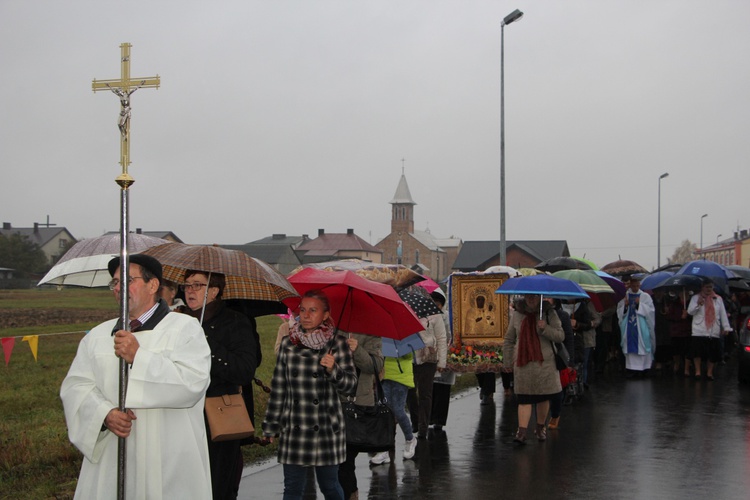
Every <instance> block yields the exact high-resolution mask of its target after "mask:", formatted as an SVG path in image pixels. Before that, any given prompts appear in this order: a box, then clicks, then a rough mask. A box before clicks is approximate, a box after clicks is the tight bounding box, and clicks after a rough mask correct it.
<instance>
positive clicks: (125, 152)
mask: <svg viewBox="0 0 750 500" xmlns="http://www.w3.org/2000/svg"><path fill="white" fill-rule="evenodd" d="M130 47H132V45H130V44H129V43H122V44H120V54H121V56H120V79H119V80H96V79H94V81H93V82H92V83H91V89H92V90H93V91H94V92H97V91H99V90H109V91H112V93H114V94H115V95H117V97H119V98H120V117H119V119H118V121H117V126H118V128H119V129H120V165H121V166H122V174H121V175H120V176H119V177H117V179H116V180H117V183H118V184H121V183H123V184H124V186H123V187H125V188H127V187H128V186H130V185H131V184H132V183H133V182H134V180H133V178H132V177H131V176H130V175H129V174H128V165H130V96H131V95H132V94H133V92H135V91H136V90H138V89H140V88H157V89H158V88H159V83H160V81H159V75H156V76H150V77H147V78H130Z"/></svg>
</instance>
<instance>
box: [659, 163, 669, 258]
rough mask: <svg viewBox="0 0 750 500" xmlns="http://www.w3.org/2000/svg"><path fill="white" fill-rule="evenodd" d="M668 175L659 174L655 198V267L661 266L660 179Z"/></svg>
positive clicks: (665, 173)
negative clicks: (656, 206)
mask: <svg viewBox="0 0 750 500" xmlns="http://www.w3.org/2000/svg"><path fill="white" fill-rule="evenodd" d="M668 176H669V172H664V173H663V174H661V175H660V176H659V196H658V198H657V200H658V201H657V205H658V208H657V210H656V211H657V219H658V220H657V222H656V267H661V180H662V179H663V178H665V177H668Z"/></svg>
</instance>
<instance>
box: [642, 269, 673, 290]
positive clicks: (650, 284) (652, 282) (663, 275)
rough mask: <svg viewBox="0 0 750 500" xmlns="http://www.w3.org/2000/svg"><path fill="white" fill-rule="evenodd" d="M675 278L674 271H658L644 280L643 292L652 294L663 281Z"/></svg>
mask: <svg viewBox="0 0 750 500" xmlns="http://www.w3.org/2000/svg"><path fill="white" fill-rule="evenodd" d="M672 276H674V272H672V271H656V272H653V273H651V274H649V275H648V276H646V277H645V278H643V281H641V290H643V291H645V292H650V291H651V290H653V289H654V288H656V287H657V286H659V285H660V284H661V282H662V281H664V280H665V279H667V278H670V277H672Z"/></svg>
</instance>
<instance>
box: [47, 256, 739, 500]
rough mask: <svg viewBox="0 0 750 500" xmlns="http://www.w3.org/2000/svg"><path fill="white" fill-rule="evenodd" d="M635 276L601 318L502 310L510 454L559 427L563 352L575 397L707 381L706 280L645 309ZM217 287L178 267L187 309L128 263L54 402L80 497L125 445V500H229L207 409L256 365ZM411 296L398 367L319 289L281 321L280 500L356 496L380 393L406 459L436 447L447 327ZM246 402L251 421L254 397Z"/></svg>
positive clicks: (210, 278)
mask: <svg viewBox="0 0 750 500" xmlns="http://www.w3.org/2000/svg"><path fill="white" fill-rule="evenodd" d="M119 268H120V261H119V258H115V259H112V261H111V262H110V263H109V272H110V275H111V276H113V279H112V281H111V282H110V289H112V290H113V291H114V293H115V296H116V298H118V300H119V298H120V294H121V293H126V292H124V291H123V284H121V283H120V282H119V279H118V278H115V276H120V274H119V271H120V269H119ZM640 278H641V277H640V276H638V275H633V276H629V277H627V278H626V282H627V285H628V289H627V292H626V294H625V297H624V298H623V299H622V300H620V301H619V303H617V304H616V305H615V306H612V307H610V308H608V309H606V310H604V311H597V310H596V308H594V306H593V303H592V302H590V301H587V300H584V301H560V300H549V299H542V297H541V296H539V295H525V296H521V297H517V298H516V300H514V301H512V306H511V310H510V316H509V320H508V328H507V331H506V332H504V344H503V360H504V361H503V374H502V376H503V386H504V388H505V392H504V394H505V396H506V397H512V401H513V403H514V404H517V405H518V412H517V413H518V427H517V431H516V433H515V435H514V442H515V443H517V444H519V445H523V444H525V443H526V441H527V440H528V439H529V437H530V435H531V432H530V431H529V430H528V429H529V427H530V426H531V430H532V431H533V435H534V436H535V437H536V439H537V440H538V441H545V440H546V438H547V430H548V429H557V428H558V427H559V425H560V414H561V409H562V406H563V399H564V385H565V382H564V377H563V376H562V372H561V369H562V370H565V369H563V368H562V367H561V366H560V365H559V363H558V362H557V360H556V355H558V354H559V352H560V350H561V349H564V350H565V351H567V352H568V353H570V354H571V359H572V361H571V363H575V364H576V366H577V367H578V371H579V373H578V377H580V380H581V382H582V383H583V384H584V385H586V386H587V385H588V384H589V383H591V382H592V380H593V378H594V376H592V374H593V373H594V372H596V373H601V372H603V371H604V369H605V367H606V366H608V365H610V364H612V365H613V366H616V367H617V368H618V370H621V371H623V372H624V373H625V374H626V375H627V376H628V377H629V378H636V377H643V376H644V375H645V374H647V373H649V372H650V371H654V370H661V371H665V372H667V371H668V372H673V373H674V374H677V375H684V376H691V377H696V378H705V380H708V381H711V380H714V377H715V369H716V366H717V364H719V363H721V362H722V361H723V359H724V357H723V356H724V353H725V352H726V351H725V349H726V344H727V343H729V342H724V341H723V339H725V338H726V336H727V334H728V333H729V332H731V331H732V330H733V326H732V323H731V321H730V315H728V314H727V307H726V305H725V302H724V300H723V299H722V298H721V297H720V296H719V295H717V294H716V293H715V292H714V285H713V282H711V281H709V280H705V281H704V283H703V286H702V288H701V290H700V291H699V292H698V293H695V294H693V295H692V296H689V295H687V294H675V293H669V292H666V293H664V292H658V293H655V294H654V295H653V297H652V295H650V294H649V293H646V292H644V291H642V290H641V289H640ZM225 286H226V285H225V279H224V276H223V275H221V274H216V273H206V272H203V271H196V270H187V271H186V272H185V275H184V280H183V283H181V285H180V287H181V289H182V291H183V292H184V301H182V300H179V299H177V300H178V301H177V302H175V296H176V295H177V293H176V291H177V287H176V285H175V284H174V283H170V282H167V281H165V280H164V279H163V277H162V267H161V264H160V263H159V262H158V261H157V260H156V259H154V258H152V257H148V256H144V255H133V256H131V257H130V267H129V278H128V283H127V293H128V299H129V300H128V304H129V319H130V328H123V325H122V324H121V320H119V319H114V320H110V321H108V322H105V323H102V324H101V325H99V326H97V327H96V328H94V329H92V330H91V332H90V333H89V334H87V335H86V337H85V338H84V339H83V340H82V341H81V343H80V346H79V349H78V352H77V354H76V357H75V359H74V361H73V363H72V365H71V368H70V371H69V373H68V375H67V376H66V378H65V380H64V381H63V384H62V387H61V391H60V395H61V398H62V401H63V406H64V410H65V417H66V421H67V424H68V431H69V436H70V440H71V442H72V443H73V444H74V445H75V446H76V447H77V448H78V449H79V450H81V452H82V453H83V455H84V460H83V465H82V468H81V473H80V477H79V481H78V485H77V489H76V498H99V497H101V495H102V492H105V491H112V489H113V488H114V480H115V477H116V469H117V465H118V464H117V462H118V452H117V448H118V446H117V442H118V439H119V438H129V439H128V454H127V470H128V474H127V476H126V478H127V479H126V484H125V485H126V491H127V492H128V497H129V498H173V497H177V496H182V497H185V498H213V499H234V498H237V494H238V488H239V483H240V478H241V472H242V465H243V464H242V454H241V448H240V447H241V445H242V444H243V442H242V441H241V440H240V439H230V440H226V441H214V440H212V439H211V428H210V425H209V423H208V420H207V419H206V417H205V414H204V408H203V403H204V399H205V398H206V397H211V396H221V395H225V394H230V395H235V394H241V393H242V388H243V387H249V386H250V384H251V382H252V380H253V378H254V376H255V370H256V368H257V366H258V365H259V363H260V359H261V352H260V343H259V340H258V334H257V331H256V328H255V322H254V319H252V318H248V317H247V316H245V315H244V314H242V313H240V312H237V311H235V310H233V309H231V308H229V307H228V306H227V305H226V304H225V303H224V301H223V300H222V293H223V291H224V288H225ZM412 288H415V289H417V290H415V292H414V293H419V294H423V295H424V296H425V297H427V298H428V299H429V300H430V303H431V304H432V302H433V301H434V306H435V309H434V311H430V312H429V313H425V314H424V315H422V316H423V317H420V318H419V319H420V322H421V323H422V326H423V330H422V331H421V332H419V335H420V337H421V339H422V341H423V343H424V347H422V348H420V349H417V350H416V351H414V352H407V353H405V354H403V355H401V356H400V357H385V356H384V355H383V352H382V348H381V338H380V337H377V336H373V335H364V334H358V333H348V332H343V331H340V330H338V329H337V327H336V325H335V323H334V321H333V318H332V317H331V307H330V304H329V299H328V297H327V296H326V294H325V293H323V292H322V291H320V290H312V291H308V292H306V293H305V294H303V296H302V298H301V301H300V305H299V308H298V310H297V311H295V314H296V315H293V316H292V317H290V318H289V320H288V321H284V322H282V324H281V326H280V328H279V332H278V336H277V340H276V345H275V351H276V352H275V354H276V357H275V365H274V371H273V378H272V380H271V384H270V385H271V389H270V398H269V401H268V407H267V411H266V414H265V418H264V420H263V422H262V425H261V426H260V429H258V430H256V434H257V435H260V434H262V435H263V436H264V437H265V438H267V439H268V440H269V441H271V442H273V441H276V442H277V443H278V461H279V463H281V464H282V465H283V472H284V498H289V499H293V498H302V496H303V494H304V492H305V491H306V488H307V487H308V482H309V479H310V474H314V475H315V478H316V480H317V485H318V487H319V489H320V491H321V492H322V493H323V495H324V497H325V498H327V499H346V500H350V499H352V498H358V487H357V475H356V470H355V459H356V458H357V456H358V455H359V454H360V453H363V452H365V451H368V450H365V449H363V448H361V447H360V446H358V445H354V444H352V443H350V442H347V435H346V424H345V416H344V411H343V403H344V402H347V401H355V402H356V404H358V405H362V406H374V405H375V404H376V397H375V394H374V388H375V387H376V382H377V381H382V387H383V392H384V393H385V396H386V397H385V401H386V404H387V405H388V407H389V408H390V410H391V412H392V415H393V417H392V418H393V419H395V421H396V422H397V424H398V428H399V429H400V432H401V433H403V436H404V440H405V444H404V449H403V452H402V457H401V458H402V459H403V460H411V459H413V458H414V456H415V451H416V449H417V447H418V446H419V444H418V443H419V440H420V439H425V438H426V437H427V435H428V433H430V434H431V435H432V436H439V435H441V434H444V430H443V427H444V426H445V425H446V422H447V416H448V406H449V401H450V389H451V386H452V385H453V384H454V383H455V380H456V378H455V377H456V374H455V373H453V372H451V371H450V370H449V369H448V367H447V359H446V358H447V349H448V347H449V346H450V345H451V344H452V342H453V337H452V331H451V330H452V329H451V324H450V322H449V321H448V318H447V315H446V314H443V308H444V307H445V306H446V296H445V294H444V293H443V292H442V291H441V290H440V289H437V290H435V291H433V292H432V293H429V294H428V293H427V292H426V291H425V290H424V289H423V288H420V287H412ZM417 316H420V314H417ZM120 360H123V361H124V362H125V363H126V364H127V365H128V368H129V376H128V382H127V397H126V400H125V407H126V408H127V409H126V410H125V411H121V410H120V409H119V407H118V405H117V404H116V402H117V401H118V378H117V376H118V373H119V370H118V363H120ZM495 384H496V374H494V373H480V374H477V385H478V386H479V387H480V401H481V404H482V405H487V404H492V403H493V399H492V396H493V394H494V392H495ZM243 396H245V400H246V401H247V402H248V403H249V404H248V407H249V408H250V409H249V413H250V417H251V418H252V417H253V411H252V396H250V397H249V398H247V395H246V394H243ZM532 417H534V421H533V422H532ZM258 431H260V432H258ZM391 443H392V444H391V446H390V448H389V449H386V450H381V451H379V452H372V451H370V452H369V454H370V457H369V461H370V463H371V464H373V465H379V464H384V463H389V462H391V461H392V460H394V459H395V457H396V452H395V435H394V436H393V437H392V440H391ZM175 457H179V460H175Z"/></svg>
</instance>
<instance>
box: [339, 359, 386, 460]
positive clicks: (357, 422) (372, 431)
mask: <svg viewBox="0 0 750 500" xmlns="http://www.w3.org/2000/svg"><path fill="white" fill-rule="evenodd" d="M372 364H373V366H374V367H375V366H376V365H375V360H374V359H373V360H372ZM375 382H376V385H377V387H376V400H375V404H374V405H373V406H361V405H358V404H355V402H354V401H345V402H343V403H342V404H341V406H342V409H343V411H344V422H345V425H346V444H347V445H350V446H354V447H356V448H357V449H358V450H360V451H366V452H379V451H387V450H390V449H391V448H393V446H394V437H395V435H396V419H395V418H394V416H393V413H392V412H391V410H390V408H388V406H386V404H385V401H386V399H385V396H384V394H383V386H382V385H381V383H380V378H379V377H378V374H377V373H376V374H375Z"/></svg>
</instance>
